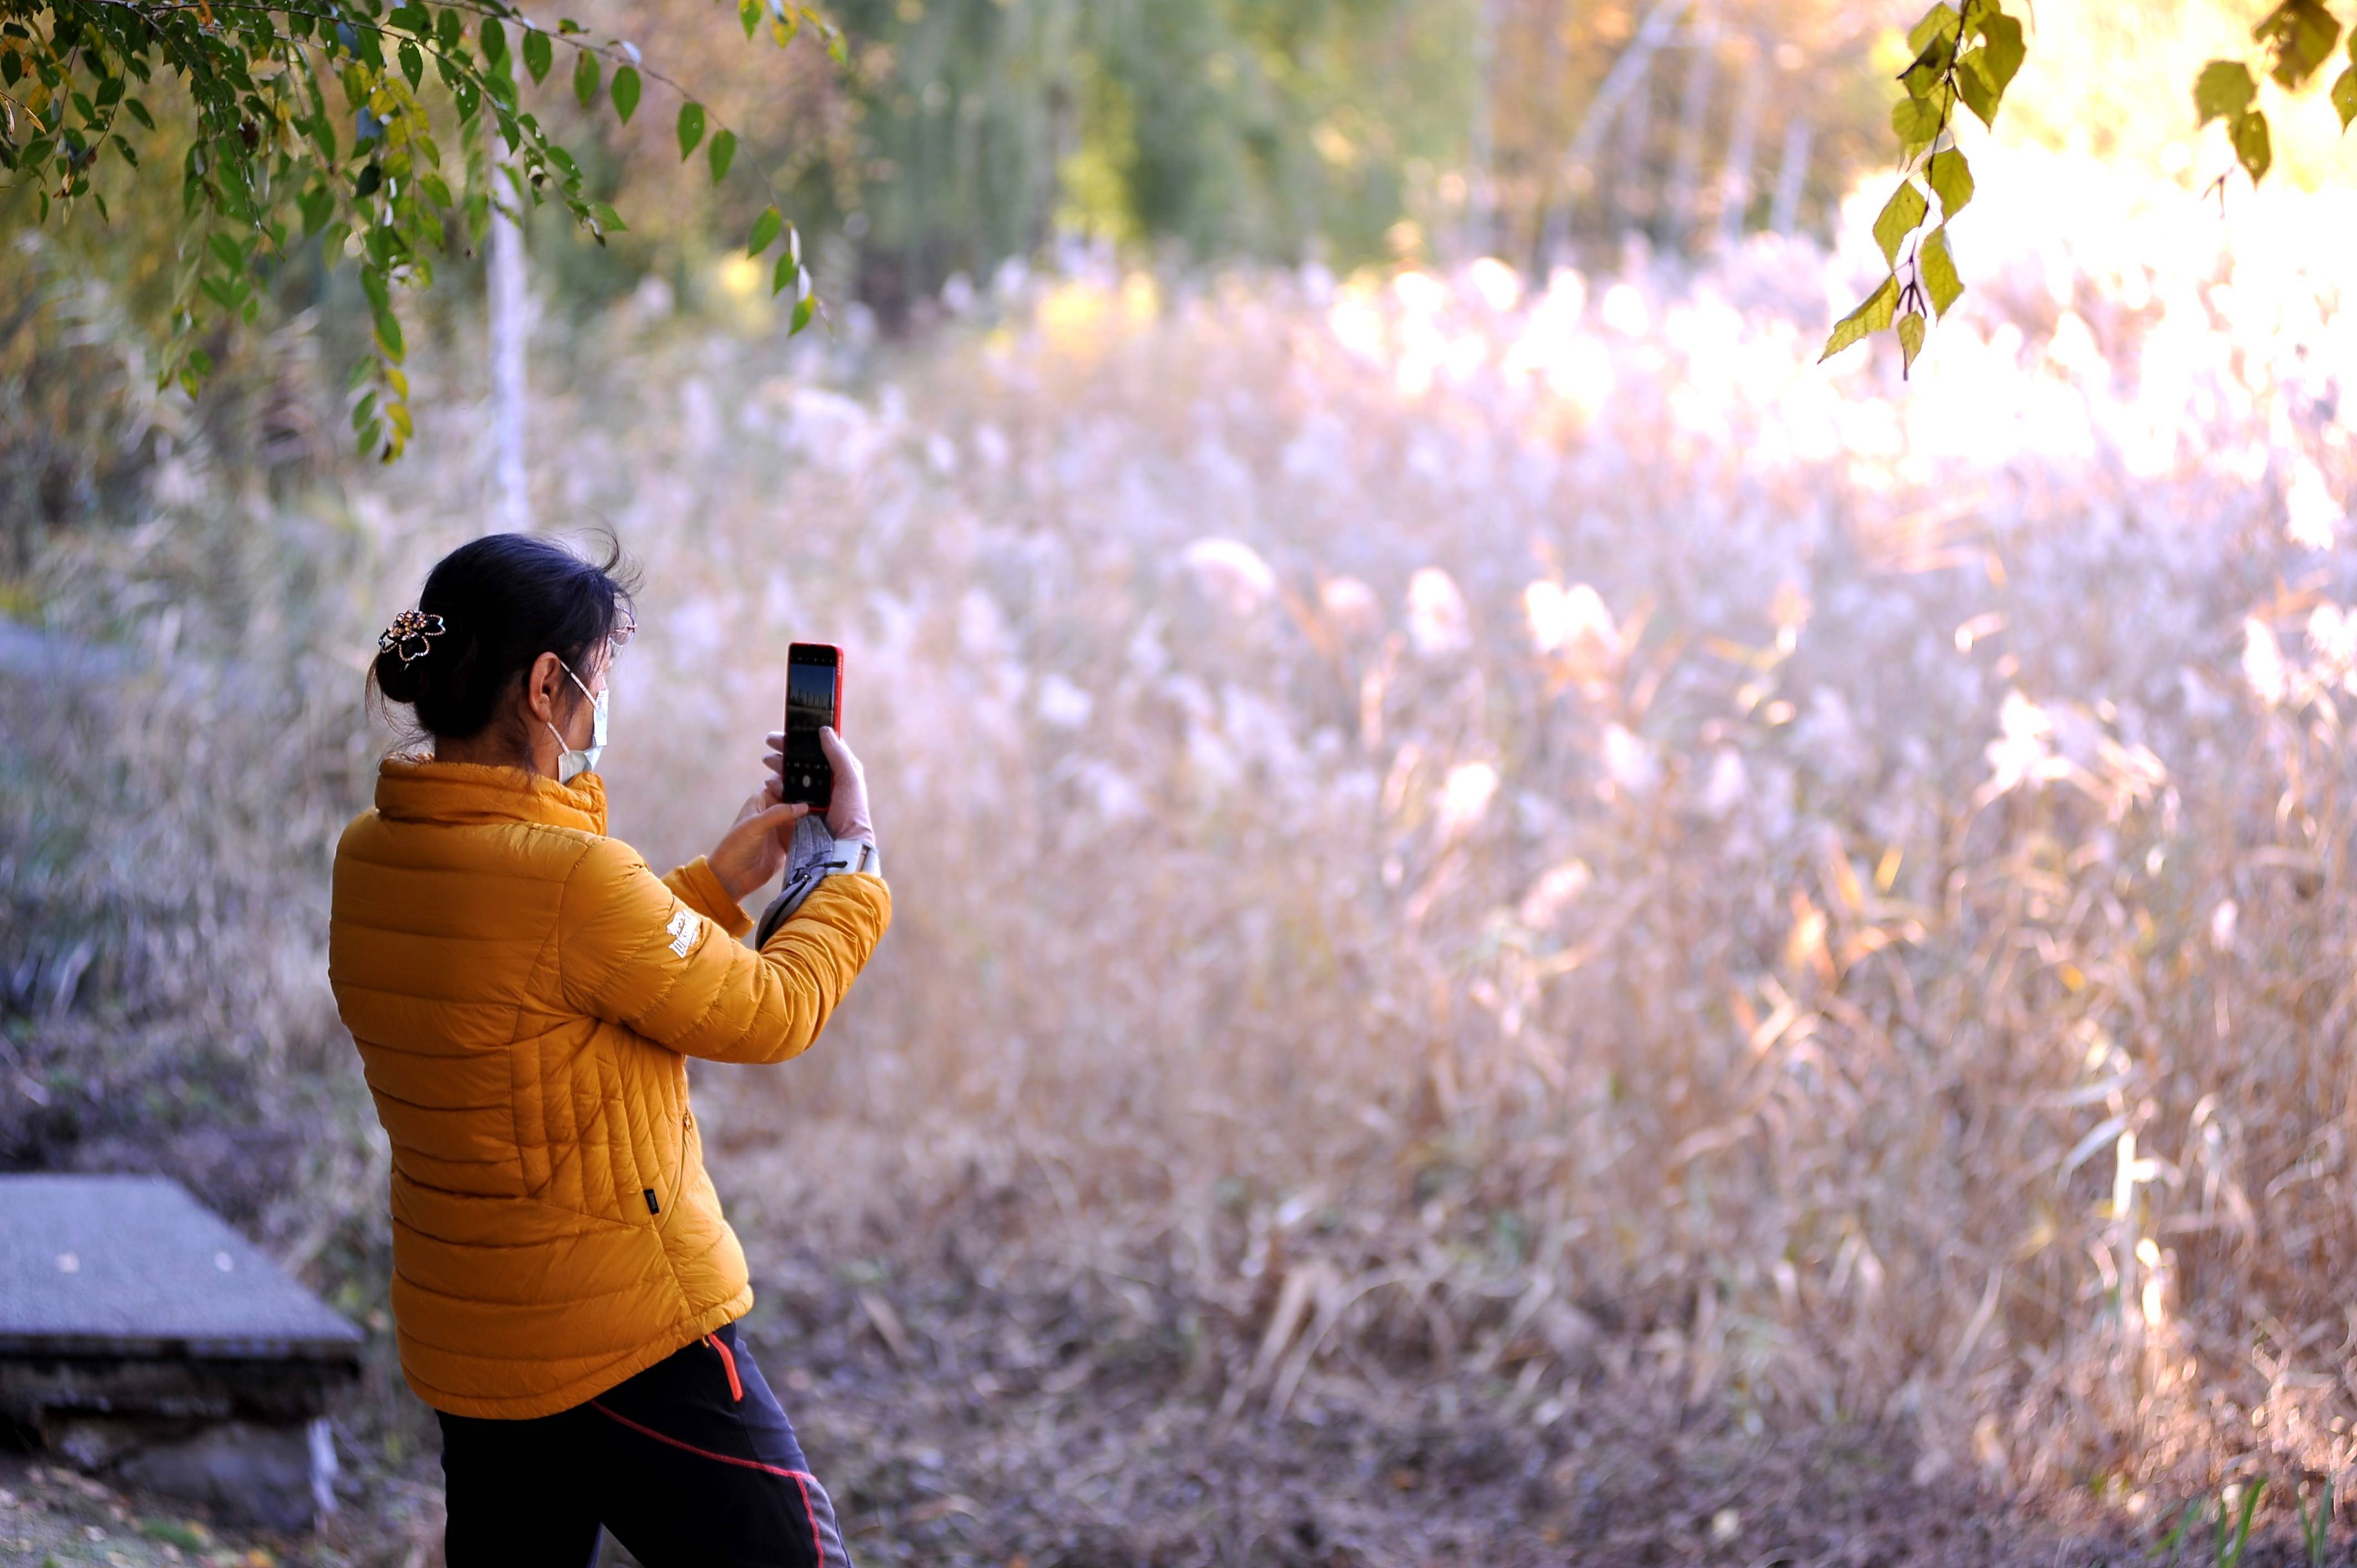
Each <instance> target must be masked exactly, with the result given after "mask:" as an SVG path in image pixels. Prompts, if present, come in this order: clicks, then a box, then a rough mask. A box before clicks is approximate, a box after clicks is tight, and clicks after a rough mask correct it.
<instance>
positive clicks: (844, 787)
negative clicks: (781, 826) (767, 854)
mask: <svg viewBox="0 0 2357 1568" xmlns="http://www.w3.org/2000/svg"><path fill="white" fill-rule="evenodd" d="M818 744H819V748H820V749H821V750H823V751H824V752H825V753H826V760H827V762H828V764H829V766H831V767H832V768H834V799H833V800H830V801H829V802H828V804H827V808H826V831H827V832H830V833H833V834H834V836H835V837H836V838H839V839H866V840H867V841H868V842H869V843H874V842H875V839H876V824H875V822H873V821H871V820H870V819H869V817H868V814H867V770H866V768H863V767H861V766H860V762H859V758H858V757H856V755H854V754H853V752H852V749H851V747H850V746H847V745H845V742H844V739H843V737H842V736H839V735H837V734H835V733H834V728H833V726H831V725H829V726H825V727H822V728H821V729H820V730H819V732H818ZM769 746H770V750H769V755H768V756H767V757H764V758H762V761H763V762H764V763H765V764H767V766H768V767H769V769H770V781H769V783H768V784H767V785H766V786H765V787H764V788H763V789H762V798H763V799H764V800H770V801H775V800H779V799H780V797H781V796H782V795H783V794H784V792H785V785H784V783H783V782H782V779H783V776H784V772H785V767H786V736H785V732H784V731H783V730H771V731H770V737H769ZM785 825H786V826H787V827H788V828H791V827H792V825H793V822H792V820H791V819H788V821H787V822H786V824H785Z"/></svg>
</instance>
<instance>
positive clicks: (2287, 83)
mask: <svg viewBox="0 0 2357 1568" xmlns="http://www.w3.org/2000/svg"><path fill="white" fill-rule="evenodd" d="M2251 37H2252V38H2255V39H2257V40H2258V41H2259V42H2260V43H2262V44H2265V45H2266V46H2267V48H2268V50H2269V51H2270V52H2271V53H2272V54H2273V55H2274V57H2275V65H2274V68H2273V69H2272V70H2269V71H2268V73H2267V74H2268V75H2270V76H2272V77H2274V78H2275V79H2276V85H2278V86H2280V87H2282V88H2283V89H2284V91H2287V92H2288V91H2293V90H2294V89H2296V88H2298V86H2299V85H2300V84H2301V83H2302V82H2304V81H2307V80H2308V79H2309V77H2310V76H2312V75H2314V74H2315V73H2316V68H2317V67H2318V66H2319V65H2322V64H2323V63H2324V62H2325V60H2326V59H2329V58H2330V56H2331V54H2332V46H2333V45H2334V44H2337V43H2339V42H2340V41H2341V24H2340V23H2339V22H2338V21H2336V20H2334V19H2333V16H2332V13H2331V12H2330V11H2328V10H2326V9H2325V8H2324V6H2323V5H2322V4H2321V3H2320V0H2284V4H2282V5H2278V6H2276V8H2275V9H2274V10H2272V11H2270V12H2268V13H2267V14H2266V17H2265V18H2264V19H2263V20H2262V21H2261V22H2260V23H2259V25H2258V26H2257V27H2254V28H2252V29H2251Z"/></svg>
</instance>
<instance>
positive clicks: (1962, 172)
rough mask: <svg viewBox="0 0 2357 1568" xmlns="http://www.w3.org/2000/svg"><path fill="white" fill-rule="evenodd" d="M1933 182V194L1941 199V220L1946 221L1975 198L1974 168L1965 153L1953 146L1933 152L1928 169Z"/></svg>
mask: <svg viewBox="0 0 2357 1568" xmlns="http://www.w3.org/2000/svg"><path fill="white" fill-rule="evenodd" d="M1927 175H1928V177H1929V178H1930V180H1931V182H1932V195H1934V196H1936V197H1938V198H1939V199H1940V220H1941V221H1942V222H1943V223H1944V222H1946V221H1947V220H1949V219H1951V218H1953V217H1954V216H1955V215H1956V214H1957V213H1959V212H1962V211H1963V210H1964V204H1965V203H1966V202H1968V201H1970V200H1972V199H1973V169H1972V166H1971V165H1970V164H1968V163H1966V162H1965V161H1964V154H1963V153H1961V152H1959V151H1957V150H1956V149H1955V148H1953V147H1951V148H1949V149H1948V150H1947V151H1945V152H1939V153H1933V154H1932V164H1931V167H1930V169H1929V170H1928V171H1927Z"/></svg>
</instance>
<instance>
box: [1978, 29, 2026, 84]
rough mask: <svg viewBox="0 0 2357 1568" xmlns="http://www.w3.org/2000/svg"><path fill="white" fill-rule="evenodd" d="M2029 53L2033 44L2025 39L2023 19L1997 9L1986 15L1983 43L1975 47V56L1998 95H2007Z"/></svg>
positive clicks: (1982, 35)
mask: <svg viewBox="0 0 2357 1568" xmlns="http://www.w3.org/2000/svg"><path fill="white" fill-rule="evenodd" d="M1973 58H1974V59H1976V60H1979V61H1980V62H1981V70H1982V71H1983V72H1984V73H1985V74H1986V76H1987V77H1988V84H1989V89H1990V91H1993V92H1995V93H1996V96H1997V97H1998V98H2000V99H2001V98H2003V97H2004V96H2005V90H2006V89H2007V88H2008V87H2011V86H2012V85H2013V77H2014V73H2015V72H2016V71H2018V70H2020V69H2021V62H2022V61H2023V60H2024V59H2028V58H2029V46H2028V45H2027V44H2025V43H2023V42H2022V38H2021V24H2020V22H2018V21H2017V20H2016V19H2015V18H2013V17H2011V16H2005V15H2003V14H2002V13H1994V12H1993V13H1991V14H1990V15H1989V16H1985V17H1983V18H1982V20H1981V47H1980V48H1977V49H1975V50H1974V51H1973Z"/></svg>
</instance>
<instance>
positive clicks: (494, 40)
mask: <svg viewBox="0 0 2357 1568" xmlns="http://www.w3.org/2000/svg"><path fill="white" fill-rule="evenodd" d="M479 37H480V38H481V39H482V40H483V60H484V63H486V64H488V65H489V66H490V68H491V69H492V70H498V69H500V67H501V66H503V65H505V64H506V63H507V58H508V30H507V29H506V28H505V27H501V26H500V19H499V18H498V17H497V16H486V17H484V18H483V27H482V31H481V32H480V34H479Z"/></svg>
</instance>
